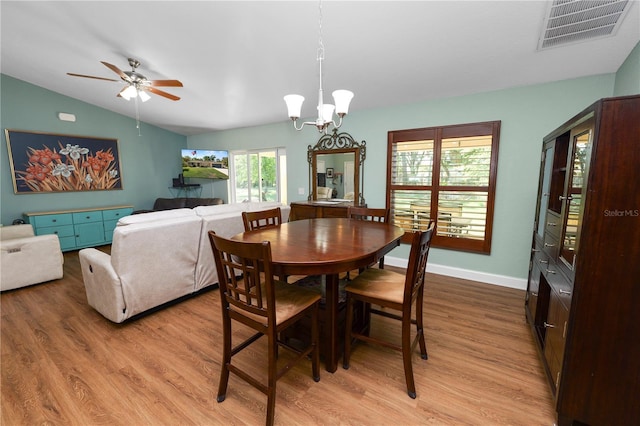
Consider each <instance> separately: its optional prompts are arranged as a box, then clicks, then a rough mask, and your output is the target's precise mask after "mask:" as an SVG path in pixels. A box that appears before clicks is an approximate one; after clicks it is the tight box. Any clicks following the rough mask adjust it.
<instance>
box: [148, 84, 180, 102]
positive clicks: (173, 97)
mask: <svg viewBox="0 0 640 426" xmlns="http://www.w3.org/2000/svg"><path fill="white" fill-rule="evenodd" d="M143 90H148V91H149V92H151V93H155V94H156V95H160V96H164V97H165V98H167V99H171V100H172V101H179V100H180V98H179V97H177V96H175V95H172V94H171V93H167V92H165V91H163V90H160V89H156V88H155V87H153V86H148V87H145V88H144V89H143Z"/></svg>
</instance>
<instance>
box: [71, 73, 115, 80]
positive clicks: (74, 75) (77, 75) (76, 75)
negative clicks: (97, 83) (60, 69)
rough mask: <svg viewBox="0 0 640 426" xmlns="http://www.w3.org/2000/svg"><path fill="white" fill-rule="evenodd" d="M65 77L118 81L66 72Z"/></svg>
mask: <svg viewBox="0 0 640 426" xmlns="http://www.w3.org/2000/svg"><path fill="white" fill-rule="evenodd" d="M67 75H70V76H73V77H84V78H94V79H96V80H106V81H118V80H114V79H112V78H104V77H95V76H93V75H84V74H74V73H72V72H68V73H67Z"/></svg>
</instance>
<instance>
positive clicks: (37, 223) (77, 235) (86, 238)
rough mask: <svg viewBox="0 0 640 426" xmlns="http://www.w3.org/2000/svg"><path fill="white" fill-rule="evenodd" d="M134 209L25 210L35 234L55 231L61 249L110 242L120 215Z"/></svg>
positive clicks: (67, 249)
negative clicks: (35, 211)
mask: <svg viewBox="0 0 640 426" xmlns="http://www.w3.org/2000/svg"><path fill="white" fill-rule="evenodd" d="M132 212H133V206H111V207H97V208H90V209H77V210H60V211H47V212H37V213H24V214H23V217H24V219H25V221H26V222H27V223H30V224H31V225H32V226H33V231H34V232H35V234H36V235H47V234H55V235H57V236H58V239H59V240H60V248H61V249H62V251H70V250H77V249H80V248H84V247H94V246H99V245H104V244H110V243H111V240H112V239H113V230H114V229H115V227H116V223H118V220H119V219H120V218H121V217H124V216H128V215H130V214H131V213H132Z"/></svg>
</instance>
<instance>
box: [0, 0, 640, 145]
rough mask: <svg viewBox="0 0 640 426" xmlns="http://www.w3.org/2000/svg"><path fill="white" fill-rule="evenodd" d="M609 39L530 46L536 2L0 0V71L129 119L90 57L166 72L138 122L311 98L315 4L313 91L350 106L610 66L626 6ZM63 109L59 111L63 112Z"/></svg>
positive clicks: (197, 118) (210, 115) (311, 112)
mask: <svg viewBox="0 0 640 426" xmlns="http://www.w3.org/2000/svg"><path fill="white" fill-rule="evenodd" d="M629 4H630V6H629V11H628V13H627V14H626V16H624V19H623V20H622V22H621V23H620V24H619V27H618V28H617V29H616V31H615V34H614V35H612V36H609V37H604V38H596V39H593V40H588V41H583V42H581V43H574V44H567V45H561V46H559V47H554V48H551V49H547V50H537V46H538V41H539V38H540V36H541V34H542V29H543V26H544V24H545V16H546V15H547V14H548V10H549V2H547V1H327V0H325V1H324V2H323V3H322V7H321V8H320V7H319V3H318V2H316V1H127V2H124V1H122V2H121V1H83V2H77V1H68V2H61V1H45V2H32V1H4V0H3V1H2V2H1V3H0V16H1V24H2V25H1V26H2V29H1V31H2V34H1V36H2V37H1V43H2V46H1V47H2V52H1V60H0V70H1V71H2V73H3V74H6V75H9V76H12V77H15V78H18V79H21V80H24V81H27V82H29V83H32V84H35V85H37V86H41V87H44V88H46V89H49V90H52V91H54V92H57V93H60V94H63V95H66V96H70V97H72V98H75V99H79V100H81V101H85V102H87V103H90V104H93V105H97V106H99V107H102V108H105V109H108V110H111V111H115V112H117V113H120V114H123V115H127V116H131V117H135V103H134V102H133V101H126V100H124V99H122V98H121V97H117V96H116V95H117V94H118V92H119V91H120V90H121V89H122V86H123V83H122V82H121V81H118V82H110V81H103V80H96V79H88V78H79V77H72V76H69V75H67V73H68V72H71V73H77V74H85V75H92V76H98V77H104V78H113V79H119V77H118V76H117V75H116V74H115V73H113V71H112V70H110V69H108V68H107V67H105V66H104V65H103V64H101V63H100V61H105V62H108V63H110V64H113V65H116V66H117V67H119V68H120V69H121V70H123V71H128V70H130V67H129V66H128V63H127V58H129V57H132V58H135V59H138V60H139V61H140V62H141V65H140V67H139V69H138V71H139V72H140V73H142V74H144V75H145V76H146V77H147V78H149V79H178V80H180V81H181V82H182V83H183V84H184V87H182V88H173V87H169V88H162V89H163V90H166V91H167V92H169V93H172V94H174V95H176V96H179V97H180V98H181V100H179V101H175V102H174V101H171V100H168V99H165V98H163V97H159V96H156V95H152V98H151V99H150V100H149V101H148V102H145V103H140V104H139V105H138V106H139V114H140V120H142V121H144V122H148V123H150V124H154V125H157V126H159V127H162V128H166V129H169V130H172V131H175V132H177V133H180V134H184V135H192V134H201V133H206V132H211V131H216V130H222V129H229V128H237V127H246V126H254V125H261V124H267V123H276V122H284V121H288V118H287V111H286V108H285V104H284V101H283V100H282V97H283V96H284V95H286V94H289V93H299V94H302V95H304V96H305V98H306V101H305V104H304V106H303V110H302V115H303V117H313V116H315V114H316V112H315V106H316V104H317V99H318V93H317V92H318V67H317V61H316V51H317V48H318V35H319V28H318V27H319V25H318V24H319V16H320V10H321V11H322V38H323V43H324V47H325V61H324V66H323V73H324V89H325V97H328V98H329V99H330V93H331V91H333V90H334V89H349V90H352V91H353V92H354V93H355V97H354V99H353V101H352V104H351V110H350V111H351V112H353V111H358V110H364V109H370V108H378V107H383V106H391V105H399V104H407V103H413V102H419V101H423V100H428V99H438V98H446V97H451V96H459V95H466V94H471V93H478V92H484V91H491V90H498V89H503V88H509V87H516V86H525V85H530V84H537V83H544V82H549V81H557V80H564V79H570V78H576V77H582V76H588V75H597V74H604V73H613V72H616V70H617V69H618V68H619V67H620V65H621V64H622V63H623V61H624V60H625V58H626V57H627V56H628V55H629V53H630V52H631V50H632V49H633V48H634V46H635V45H636V44H637V43H638V42H639V41H640V4H638V1H637V0H635V1H630V2H629ZM69 112H73V111H69Z"/></svg>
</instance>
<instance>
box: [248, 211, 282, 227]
mask: <svg viewBox="0 0 640 426" xmlns="http://www.w3.org/2000/svg"><path fill="white" fill-rule="evenodd" d="M242 222H243V223H244V230H245V231H253V230H254V229H263V228H274V227H276V226H280V225H281V224H282V211H281V210H280V207H275V208H273V209H269V210H261V211H257V212H242Z"/></svg>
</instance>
